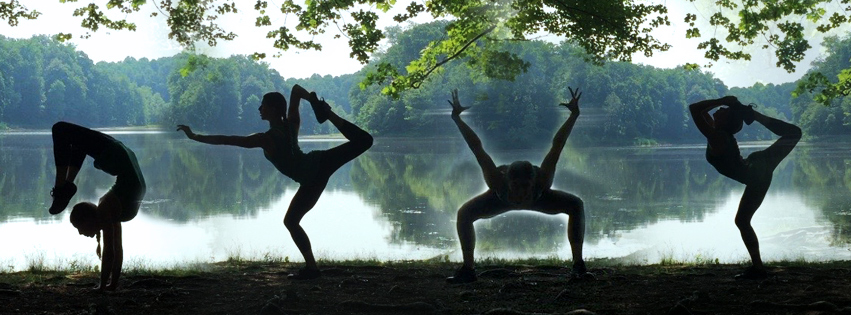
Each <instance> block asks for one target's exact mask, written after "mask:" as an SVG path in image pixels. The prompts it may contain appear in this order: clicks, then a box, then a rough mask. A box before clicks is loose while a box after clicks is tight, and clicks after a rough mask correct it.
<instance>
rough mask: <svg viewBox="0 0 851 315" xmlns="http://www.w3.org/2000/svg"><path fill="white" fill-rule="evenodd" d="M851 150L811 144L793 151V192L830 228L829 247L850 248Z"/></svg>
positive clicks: (845, 146)
mask: <svg viewBox="0 0 851 315" xmlns="http://www.w3.org/2000/svg"><path fill="white" fill-rule="evenodd" d="M849 152H851V147H849V146H848V145H844V144H843V145H839V144H837V143H830V144H826V143H825V144H814V145H813V146H802V147H799V148H797V149H796V151H795V152H793V154H794V155H795V160H794V161H795V166H796V168H795V169H796V172H794V175H793V177H792V182H793V184H794V187H795V190H797V191H800V192H801V194H802V195H803V196H804V202H805V203H806V204H808V205H811V206H812V207H814V208H817V209H819V211H821V213H822V215H823V216H824V218H825V219H827V220H828V221H829V222H830V223H831V225H832V226H833V230H832V231H831V243H832V245H842V244H851V154H849Z"/></svg>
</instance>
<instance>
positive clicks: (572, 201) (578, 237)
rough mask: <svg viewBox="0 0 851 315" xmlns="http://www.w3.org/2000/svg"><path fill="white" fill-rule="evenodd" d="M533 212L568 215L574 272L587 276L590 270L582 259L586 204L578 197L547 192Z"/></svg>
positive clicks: (562, 192) (569, 240)
mask: <svg viewBox="0 0 851 315" xmlns="http://www.w3.org/2000/svg"><path fill="white" fill-rule="evenodd" d="M533 210H536V211H539V212H543V213H547V214H561V213H564V214H567V215H568V220H567V240H568V242H570V253H571V255H572V256H573V270H572V272H573V273H574V274H577V275H582V274H585V273H586V272H587V271H588V269H587V268H586V266H585V259H584V258H583V257H582V247H583V244H584V243H585V203H584V202H583V201H582V199H581V198H579V197H577V196H576V195H573V194H570V193H567V192H564V191H559V190H549V189H548V190H546V191H544V192H543V193H542V194H541V197H540V199H538V201H537V202H536V203H535V205H534V206H533Z"/></svg>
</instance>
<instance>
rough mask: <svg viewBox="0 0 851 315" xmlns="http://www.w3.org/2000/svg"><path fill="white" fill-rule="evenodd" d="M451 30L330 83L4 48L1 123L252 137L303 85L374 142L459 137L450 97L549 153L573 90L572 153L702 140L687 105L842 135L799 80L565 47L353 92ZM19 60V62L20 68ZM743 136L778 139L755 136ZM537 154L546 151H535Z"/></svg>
mask: <svg viewBox="0 0 851 315" xmlns="http://www.w3.org/2000/svg"><path fill="white" fill-rule="evenodd" d="M446 25H447V22H446V21H436V22H433V23H427V24H421V25H415V26H410V27H406V28H394V29H392V30H390V31H388V34H391V35H392V37H390V38H389V42H390V43H392V45H391V46H388V48H387V49H386V50H384V51H383V52H382V53H381V54H378V55H376V57H375V59H374V60H373V61H372V62H371V63H370V64H369V65H368V66H367V67H365V68H364V69H362V70H361V71H360V72H358V73H355V74H351V75H344V76H339V77H332V76H319V75H314V76H312V77H310V78H304V79H295V78H290V79H286V80H284V79H283V78H282V77H281V75H280V74H279V73H278V72H277V71H275V70H272V69H269V66H268V64H266V63H264V62H259V61H256V60H254V59H253V58H251V57H248V56H233V57H230V58H211V57H207V56H203V55H196V54H189V53H183V54H179V55H176V56H174V57H168V58H161V59H157V60H147V59H140V60H136V59H133V58H128V59H125V60H124V61H121V62H114V63H107V62H100V63H98V64H92V62H91V60H89V59H88V58H87V57H86V56H85V55H84V54H82V53H79V52H77V51H75V50H74V48H73V46H69V45H67V44H62V43H59V42H57V41H55V40H53V39H50V38H47V37H43V36H42V37H34V38H32V39H30V40H8V39H2V40H0V46H2V48H4V49H2V50H0V54H2V56H3V57H4V58H2V59H0V70H2V71H3V73H4V74H5V73H9V74H10V75H4V76H2V80H0V115H2V116H0V122H2V123H4V124H5V125H9V126H12V127H25V128H48V127H49V126H50V124H52V123H53V122H54V121H56V120H70V121H76V122H80V123H83V124H86V125H90V126H96V127H97V126H126V125H144V124H161V125H168V126H171V125H173V124H175V123H186V124H189V125H192V126H193V127H196V128H199V129H198V130H199V131H200V132H231V133H251V132H257V131H259V130H263V129H264V128H265V127H266V126H265V125H264V124H263V122H262V121H260V120H259V117H258V116H257V112H256V110H257V106H258V105H259V103H260V99H261V98H262V97H263V94H265V93H267V92H270V91H280V92H282V93H284V94H285V95H287V96H288V94H289V93H288V92H289V90H290V87H291V86H292V85H294V84H301V85H302V86H305V87H307V88H308V89H309V90H312V91H316V92H317V93H318V94H319V96H320V97H324V98H325V99H326V100H327V101H328V102H329V103H330V104H331V105H332V108H333V109H334V111H335V112H337V113H340V114H341V115H342V116H344V117H348V118H350V119H352V120H353V121H355V122H356V123H357V124H358V125H360V126H363V127H365V128H366V129H368V130H369V131H370V132H372V133H373V134H375V135H377V136H418V137H432V136H438V137H455V136H457V135H456V133H455V127H454V126H453V125H452V123H451V120H449V119H447V117H448V112H447V109H448V105H447V104H446V99H447V98H448V93H449V91H451V90H452V89H455V88H458V89H460V90H461V91H462V93H461V97H462V102H463V103H464V104H466V105H471V106H473V108H472V109H471V110H470V111H469V112H468V113H467V114H466V117H468V122H469V123H470V124H471V125H472V126H473V127H474V128H475V129H476V130H477V132H479V134H480V136H482V137H483V138H485V140H486V143H487V144H488V146H492V147H495V148H500V147H502V148H509V147H512V148H514V147H526V148H539V147H540V148H545V147H546V146H547V144H548V143H549V141H550V140H551V139H552V134H553V132H554V130H555V129H556V128H558V126H559V125H560V124H561V123H562V122H563V121H564V119H565V115H566V113H565V111H564V110H563V109H562V108H560V107H558V106H557V104H558V103H560V102H563V101H564V100H565V99H567V97H568V96H566V95H565V91H566V88H567V87H568V86H572V87H579V88H581V89H582V90H583V91H584V94H583V95H584V97H583V105H582V106H583V117H585V118H583V119H581V120H580V121H579V125H578V126H577V132H576V133H575V134H574V135H573V137H572V138H571V139H573V140H574V141H577V142H578V143H607V144H652V143H683V142H692V143H693V142H702V141H703V139H702V138H701V136H700V135H699V134H698V133H697V130H696V128H694V126H693V124H692V122H691V117H690V116H689V115H688V111H687V110H686V107H687V106H688V104H691V103H693V102H696V101H699V100H703V99H708V98H717V97H720V96H723V95H737V96H738V97H739V98H740V99H741V100H742V101H743V102H745V103H755V104H756V105H757V109H758V110H760V111H761V112H763V113H765V114H767V115H770V116H773V117H779V118H781V119H784V120H788V121H791V122H793V123H796V124H799V125H801V127H802V128H803V129H804V132H805V134H807V135H808V136H811V137H819V136H822V135H832V134H842V133H847V132H848V131H849V130H848V128H849V127H848V126H849V121H848V117H851V115H849V114H848V113H849V112H851V105H849V104H847V103H846V101H845V100H844V98H843V99H840V100H838V101H837V104H838V105H837V106H833V107H829V108H825V107H823V106H812V105H814V102H813V101H812V100H811V99H809V98H794V99H793V98H791V96H790V91H792V90H793V89H795V83H787V84H781V85H774V84H768V85H765V84H759V83H758V84H755V85H754V86H752V87H748V88H733V89H728V88H727V87H726V86H725V85H724V84H723V82H721V81H719V80H718V79H717V78H714V77H713V75H712V74H710V73H706V72H702V71H690V70H685V69H682V68H676V69H657V68H653V67H648V66H640V65H634V64H631V63H626V62H609V63H606V64H604V65H602V66H597V65H594V64H593V63H588V62H586V60H587V58H588V56H587V54H586V53H585V51H584V49H583V48H582V47H580V46H578V45H576V44H575V43H573V42H562V43H558V44H553V43H547V42H543V41H529V42H504V43H501V45H500V46H499V48H500V49H501V50H504V51H507V52H510V53H511V54H514V55H516V56H519V57H521V58H522V59H523V60H528V61H529V67H528V69H527V71H526V72H525V73H521V74H519V75H518V76H517V77H516V78H514V80H513V81H512V80H504V79H493V78H490V76H488V75H486V74H485V73H484V71H489V70H488V69H482V68H480V67H471V66H469V64H466V63H451V64H447V65H445V66H444V67H443V70H442V71H444V75H441V76H434V77H431V78H429V79H428V80H426V81H424V82H423V84H422V85H421V87H420V88H419V89H416V90H411V91H408V92H406V93H403V94H401V95H400V96H399V97H398V98H393V97H391V96H388V95H384V94H382V93H381V89H382V87H380V86H365V88H364V89H361V86H359V84H358V83H359V82H361V80H362V79H363V78H364V77H366V76H369V72H370V71H371V70H370V69H372V68H375V67H381V65H383V64H390V65H393V66H395V67H400V69H401V68H402V67H405V65H407V64H408V63H409V62H410V61H411V60H415V59H417V58H419V56H420V55H419V50H418V49H417V47H419V45H421V44H423V43H426V42H429V41H430V40H431V39H430V38H429V37H428V36H442V35H441V30H442V29H443V28H445V27H446ZM825 45H826V46H825V47H826V48H827V49H828V52H827V54H826V55H825V58H824V59H823V60H819V61H818V62H816V63H815V67H816V68H815V69H814V70H813V71H824V72H829V71H835V72H839V71H841V69H843V68H844V67H847V66H848V62H847V60H845V61H843V58H842V55H843V52H844V51H845V50H846V49H847V47H849V46H851V43H849V41H848V40H847V39H838V38H837V39H831V40H829V41H828V42H827V43H826V44H825ZM24 56H26V57H27V58H25V57H24ZM300 114H301V116H302V117H303V118H304V119H302V134H305V135H307V134H327V133H335V132H337V131H336V129H335V128H333V126H331V125H330V124H321V125H320V124H318V123H317V122H316V120H315V119H312V118H313V111H312V109H311V108H310V106H308V104H307V103H306V102H303V104H302V106H301V108H300ZM738 137H739V139H740V140H754V139H773V138H774V136H773V135H772V134H771V133H770V132H768V131H767V130H765V128H761V127H760V126H758V125H756V126H750V127H747V128H745V129H744V130H743V132H742V133H741V134H739V135H738ZM542 150H543V149H542Z"/></svg>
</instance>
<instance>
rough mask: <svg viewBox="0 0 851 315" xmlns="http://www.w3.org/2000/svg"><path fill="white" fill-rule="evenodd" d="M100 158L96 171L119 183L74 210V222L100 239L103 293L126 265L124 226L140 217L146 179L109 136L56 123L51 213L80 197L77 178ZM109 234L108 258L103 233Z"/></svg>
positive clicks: (132, 157) (112, 286)
mask: <svg viewBox="0 0 851 315" xmlns="http://www.w3.org/2000/svg"><path fill="white" fill-rule="evenodd" d="M87 155H88V156H91V157H92V158H94V166H95V168H97V169H99V170H102V171H104V172H106V173H108V174H110V175H113V176H116V179H115V185H113V186H112V188H110V189H109V191H107V192H106V194H104V195H103V197H101V198H100V201H99V202H98V204H97V205H95V204H93V203H91V202H80V203H78V204H76V205H74V208H73V209H72V210H71V224H73V225H74V227H76V228H77V230H78V231H79V233H80V234H81V235H85V236H88V237H95V236H97V240H98V247H97V254H98V257H100V258H101V268H100V283H99V284H98V285H97V286H96V287H95V289H98V290H104V289H106V290H115V289H116V288H117V287H118V279H119V278H120V277H121V266H122V264H123V263H124V248H123V246H122V244H121V243H122V242H121V222H127V221H130V220H131V219H133V218H134V217H136V214H137V213H138V212H139V206H140V205H141V202H142V197H144V196H145V190H146V187H145V178H144V177H143V176H142V171H141V170H139V162H138V161H137V160H136V154H134V153H133V151H131V150H130V149H128V148H127V147H126V146H124V144H123V143H121V141H118V140H115V138H113V137H110V136H108V135H106V134H104V133H101V132H98V131H94V130H91V129H88V128H86V127H82V126H78V125H75V124H71V123H67V122H58V123H56V124H54V125H53V156H54V161H55V163H56V183H55V184H54V186H53V189H52V190H51V191H50V194H51V195H52V196H53V204H52V205H51V206H50V209H49V211H50V214H58V213H60V212H62V210H65V208H66V207H67V206H68V203H69V202H70V201H71V197H73V196H74V194H76V193H77V186H76V185H74V179H75V178H77V173H78V172H79V171H80V167H82V166H83V160H85V159H86V156H87ZM101 231H103V243H104V248H103V254H101V247H100V238H101V237H100V235H101Z"/></svg>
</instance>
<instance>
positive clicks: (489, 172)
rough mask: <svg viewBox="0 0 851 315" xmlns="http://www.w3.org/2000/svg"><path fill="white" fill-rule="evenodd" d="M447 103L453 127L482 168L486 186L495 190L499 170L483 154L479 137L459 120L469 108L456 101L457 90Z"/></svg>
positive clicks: (486, 154) (500, 177) (487, 156)
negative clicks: (455, 126) (453, 123)
mask: <svg viewBox="0 0 851 315" xmlns="http://www.w3.org/2000/svg"><path fill="white" fill-rule="evenodd" d="M447 102H449V105H452V120H453V121H455V125H457V126H458V130H460V131H461V135H462V136H463V137H464V141H465V142H467V146H469V147H470V150H472V151H473V155H474V156H475V157H476V161H478V162H479V167H481V168H482V175H484V177H485V184H487V185H488V187H489V188H490V189H497V188H498V187H499V186H500V181H501V180H502V175H501V174H500V172H499V170H497V168H496V164H495V163H494V162H493V159H491V157H490V155H488V153H487V152H485V149H484V147H482V140H481V139H479V136H477V135H476V133H475V132H474V131H473V129H471V128H470V126H468V125H467V123H465V122H464V121H463V120H461V112H463V111H464V110H466V109H468V108H469V107H463V106H461V102H460V101H458V90H453V91H452V100H451V101H447Z"/></svg>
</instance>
